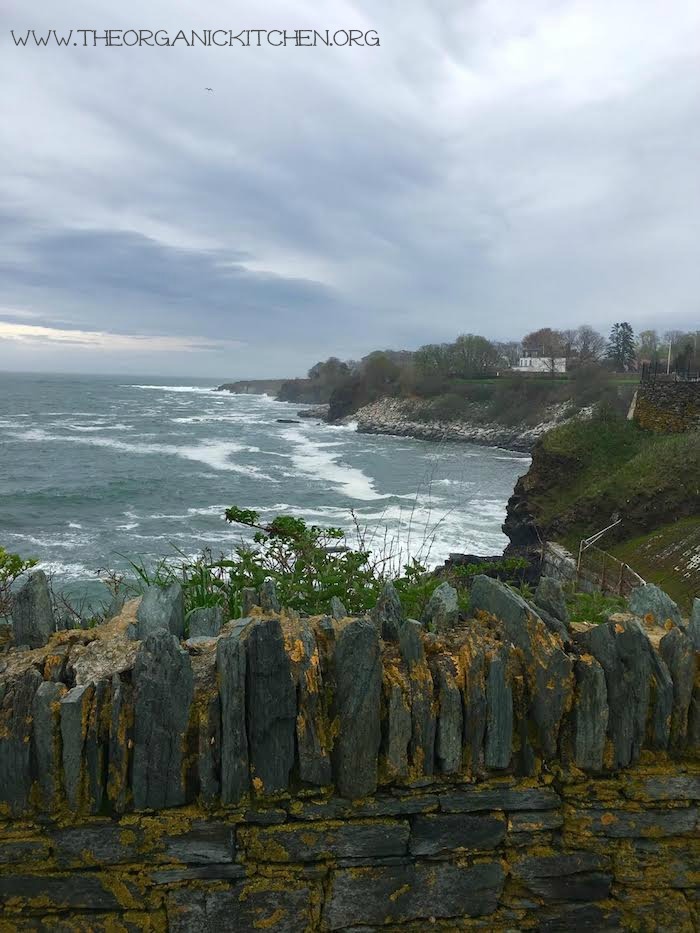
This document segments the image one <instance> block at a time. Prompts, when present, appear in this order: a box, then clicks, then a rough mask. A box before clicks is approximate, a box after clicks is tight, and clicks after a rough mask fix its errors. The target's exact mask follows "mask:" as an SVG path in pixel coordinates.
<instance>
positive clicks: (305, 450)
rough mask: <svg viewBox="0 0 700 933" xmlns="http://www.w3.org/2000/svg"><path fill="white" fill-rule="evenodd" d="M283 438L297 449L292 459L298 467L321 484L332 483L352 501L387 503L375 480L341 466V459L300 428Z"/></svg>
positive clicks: (285, 434) (288, 431)
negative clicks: (375, 485)
mask: <svg viewBox="0 0 700 933" xmlns="http://www.w3.org/2000/svg"><path fill="white" fill-rule="evenodd" d="M281 434H282V437H284V438H285V440H287V441H289V443H290V444H292V445H293V447H292V451H291V459H292V463H293V465H294V467H295V468H296V469H297V470H298V471H299V472H300V473H302V474H303V475H305V476H309V477H311V478H313V479H315V480H318V481H319V482H326V483H330V485H332V486H333V487H334V488H335V489H336V490H338V491H339V492H342V493H343V494H344V495H346V496H349V497H350V498H351V499H362V500H371V499H384V498H386V496H382V495H381V494H380V493H378V492H377V490H376V489H375V488H374V483H373V481H372V479H371V478H370V477H369V476H367V474H366V473H363V472H362V470H359V469H357V468H356V467H351V466H347V465H345V464H342V463H339V462H338V455H337V454H335V455H334V454H331V453H328V452H327V448H324V447H323V446H322V445H321V444H320V443H319V442H318V441H314V440H312V439H311V438H310V437H309V436H308V435H307V434H304V433H303V432H302V430H300V429H298V428H291V429H287V430H285V431H282V432H281Z"/></svg>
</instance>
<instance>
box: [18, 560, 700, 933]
mask: <svg viewBox="0 0 700 933" xmlns="http://www.w3.org/2000/svg"><path fill="white" fill-rule="evenodd" d="M559 595H560V594H558V593H557V591H556V587H555V586H552V585H551V584H549V585H546V586H542V587H541V588H538V594H537V599H538V604H537V605H538V607H539V608H538V609H537V611H535V609H534V608H533V607H532V606H530V605H529V604H528V603H526V602H525V601H524V600H523V599H522V598H521V597H520V596H519V595H518V594H516V593H515V592H513V591H511V590H509V589H508V588H507V587H505V586H504V585H503V584H501V583H499V582H498V581H496V580H491V579H489V578H486V577H479V578H477V579H476V580H475V581H474V585H473V588H472V606H473V610H474V612H473V617H472V618H469V619H459V618H458V617H457V614H456V610H454V611H453V610H452V608H451V604H450V601H449V600H448V599H447V598H445V599H444V600H443V601H442V602H441V601H440V600H435V602H434V605H433V608H432V610H431V612H430V613H429V617H426V620H425V622H426V624H425V625H421V624H419V623H418V622H415V621H410V620H404V619H401V618H400V617H399V616H398V615H397V613H396V611H395V610H396V603H395V602H394V601H393V600H392V598H391V597H392V594H391V593H390V592H387V593H386V594H385V597H384V598H383V599H382V600H380V603H379V604H378V606H377V607H376V609H375V611H373V613H372V614H371V616H370V617H369V618H362V619H352V618H342V617H340V616H342V612H341V611H340V607H339V605H338V604H336V606H335V608H336V610H337V611H336V615H337V616H338V618H331V617H321V618H312V619H307V618H299V617H298V616H297V615H294V614H289V613H285V612H279V611H277V612H276V611H272V610H271V609H269V608H268V609H266V610H262V609H259V608H256V609H253V610H252V612H251V616H250V617H247V618H244V619H239V620H235V621H231V622H229V623H227V624H226V625H224V626H223V628H222V629H221V631H220V632H219V633H218V634H217V635H215V636H213V637H203V636H202V637H196V638H190V639H189V640H186V641H184V642H182V641H181V640H180V639H178V637H176V636H175V635H173V634H172V633H171V631H170V630H169V629H170V627H171V626H172V625H173V615H172V613H171V614H170V615H168V614H167V613H163V612H162V610H163V605H162V602H161V604H159V606H158V613H160V614H159V615H158V614H157V613H155V612H154V614H153V615H152V616H151V617H150V620H146V619H145V618H144V617H143V615H142V616H141V617H140V618H139V616H138V612H137V605H136V603H133V604H128V605H127V606H126V607H125V609H124V611H123V612H122V613H121V614H120V616H118V617H117V618H116V619H114V620H112V621H111V622H109V623H106V624H105V625H103V626H100V627H99V628H97V629H94V630H91V631H71V632H61V633H57V634H55V635H53V636H52V637H51V638H50V640H49V642H48V644H47V645H45V646H44V647H39V648H34V649H29V648H27V649H11V650H10V651H8V652H7V653H5V654H4V655H3V656H2V657H1V658H0V801H1V803H0V814H1V816H0V819H1V820H2V823H1V828H0V903H1V904H2V915H1V919H0V931H2V933H5V931H10V930H12V931H14V930H23V929H31V930H36V929H38V930H43V929H45V930H49V929H50V930H85V931H88V930H89V931H93V930H98V931H100V930H102V931H105V933H107V931H125V930H174V931H209V930H211V931H219V930H241V931H254V930H261V929H262V930H264V929H274V930H282V931H285V930H288V931H302V930H318V931H330V930H354V931H360V930H362V931H370V930H374V929H379V928H382V929H389V930H399V929H401V930H409V931H410V930H413V931H416V933H417V931H419V930H420V931H422V930H425V929H426V928H433V927H434V928H435V929H441V930H458V929H466V930H469V929H482V930H489V931H498V930H503V931H506V930H514V929H523V930H525V929H538V930H552V931H554V930H570V929H576V930H587V929H589V930H595V931H600V930H609V929H640V930H646V929H648V930H664V929H668V930H673V931H691V930H693V929H697V926H698V921H699V919H700V918H699V915H698V908H697V899H696V895H697V892H698V886H699V882H700V843H699V836H698V832H697V830H698V824H697V821H698V801H699V799H700V759H699V757H698V752H699V748H700V675H699V673H698V658H699V654H698V649H700V637H699V636H700V605H697V606H696V610H697V611H696V613H695V615H694V616H693V618H692V620H691V621H690V622H686V621H684V620H682V619H681V618H680V616H678V615H676V614H675V610H674V614H673V618H669V619H668V620H666V619H662V618H660V617H659V618H658V619H655V618H652V617H651V616H649V617H648V618H647V617H646V616H645V617H644V618H635V617H633V616H631V615H620V616H617V617H613V618H612V619H611V621H610V622H609V623H607V624H604V625H599V626H587V625H585V624H584V625H577V626H576V625H567V624H566V623H565V622H564V621H562V619H561V618H560V616H561V612H560V608H559ZM176 596H177V594H174V595H173V600H172V603H171V606H170V608H172V607H173V606H175V605H177V600H176ZM266 601H267V603H268V606H269V605H270V604H271V603H274V594H271V593H267V594H266V595H265V599H261V602H266ZM146 602H147V600H144V604H145V603H146ZM432 603H433V601H432V600H431V604H432ZM154 604H155V600H153V599H150V600H149V605H151V606H153V605H154ZM664 614H665V611H662V612H661V615H664ZM157 616H158V618H160V619H161V620H164V621H163V625H164V626H165V627H163V628H157V627H155V630H152V631H151V633H150V634H145V631H144V637H142V638H138V637H135V636H138V635H139V632H140V629H142V628H143V629H146V628H148V626H146V625H145V622H146V621H149V625H151V624H152V625H154V624H155V623H154V620H155V619H156V617H157ZM177 627H179V621H177ZM431 629H432V630H431Z"/></svg>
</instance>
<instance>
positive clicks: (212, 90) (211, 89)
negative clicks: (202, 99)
mask: <svg viewBox="0 0 700 933" xmlns="http://www.w3.org/2000/svg"><path fill="white" fill-rule="evenodd" d="M204 90H205V91H211V92H212V94H213V93H214V88H213V87H205V88H204Z"/></svg>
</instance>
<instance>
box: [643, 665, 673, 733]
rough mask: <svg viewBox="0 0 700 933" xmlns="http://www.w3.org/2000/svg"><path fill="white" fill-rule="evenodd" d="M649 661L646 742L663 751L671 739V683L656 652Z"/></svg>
mask: <svg viewBox="0 0 700 933" xmlns="http://www.w3.org/2000/svg"><path fill="white" fill-rule="evenodd" d="M649 660H650V664H651V679H650V698H649V702H650V705H651V715H650V716H649V721H648V723H647V741H648V743H649V745H650V746H651V748H655V749H658V750H659V751H665V750H666V749H667V748H668V743H669V741H670V738H671V714H672V712H673V681H672V680H671V675H670V673H669V671H668V667H666V664H665V662H664V660H663V658H661V656H660V655H659V654H657V652H656V651H651V652H650V653H649Z"/></svg>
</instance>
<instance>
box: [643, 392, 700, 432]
mask: <svg viewBox="0 0 700 933" xmlns="http://www.w3.org/2000/svg"><path fill="white" fill-rule="evenodd" d="M633 405H634V408H633V418H634V420H635V421H636V422H637V424H638V425H639V426H640V427H642V428H646V429H647V430H650V431H659V432H661V433H677V432H681V431H693V430H695V431H697V430H698V429H700V382H663V381H660V380H659V381H657V382H651V381H650V382H642V383H641V384H640V386H639V388H638V389H637V393H636V396H635V401H634V403H633Z"/></svg>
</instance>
